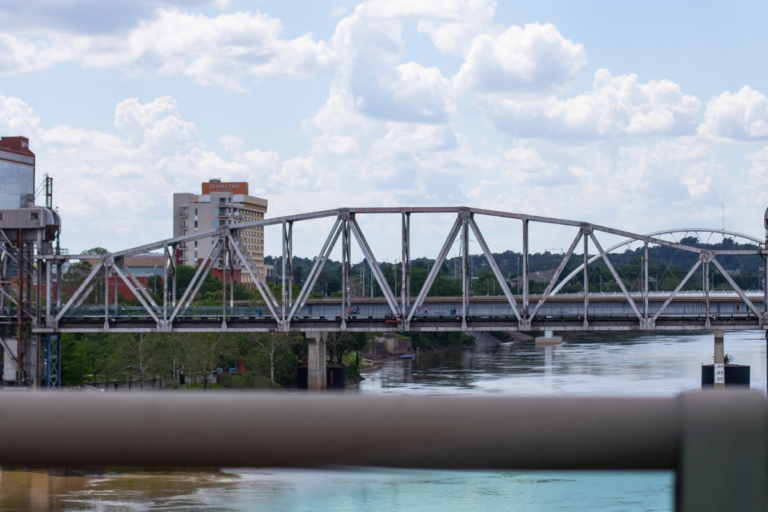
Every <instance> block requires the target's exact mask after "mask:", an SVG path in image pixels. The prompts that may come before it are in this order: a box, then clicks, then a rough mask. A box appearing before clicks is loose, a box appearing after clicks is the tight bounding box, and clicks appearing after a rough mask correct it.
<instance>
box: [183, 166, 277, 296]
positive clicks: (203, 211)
mask: <svg viewBox="0 0 768 512" xmlns="http://www.w3.org/2000/svg"><path fill="white" fill-rule="evenodd" d="M202 188H203V193H202V194H200V195H197V194H185V193H181V194H173V236H174V237H177V236H182V235H187V234H190V233H196V232H198V231H207V230H209V229H212V228H216V227H218V226H224V225H227V224H239V223H241V222H249V221H253V220H260V219H263V218H264V215H265V214H266V213H267V200H266V199H262V198H260V197H253V196H249V195H248V183H243V182H238V183H222V182H221V181H220V180H213V179H212V180H210V181H209V182H208V183H203V187H202ZM240 236H241V238H242V240H243V243H244V244H245V248H246V250H247V251H248V253H249V254H250V255H251V258H252V259H253V261H254V262H255V263H256V266H257V267H259V271H260V272H261V275H264V228H263V227H257V228H251V229H246V230H242V231H240ZM211 243H212V239H211V238H203V239H201V240H197V241H194V242H188V243H186V244H182V246H180V247H179V248H178V250H177V253H176V254H177V258H176V261H177V263H178V264H181V265H190V266H197V265H198V264H199V263H200V262H201V261H202V259H203V258H205V256H206V255H207V254H208V250H209V249H210V247H211ZM223 265H224V261H223V259H222V257H221V255H220V256H219V260H218V261H217V262H216V264H215V268H222V267H223ZM241 279H242V283H243V284H246V285H249V286H253V285H254V284H253V280H252V279H251V276H250V274H248V272H242V273H241Z"/></svg>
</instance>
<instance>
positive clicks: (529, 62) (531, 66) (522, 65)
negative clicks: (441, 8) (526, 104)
mask: <svg viewBox="0 0 768 512" xmlns="http://www.w3.org/2000/svg"><path fill="white" fill-rule="evenodd" d="M586 65H587V55H586V53H585V52H584V48H583V46H582V45H580V44H575V43H573V42H572V41H570V40H568V39H565V38H564V37H563V36H562V35H561V34H560V32H558V31H557V29H556V28H555V26H554V25H551V24H549V23H547V24H545V25H540V24H538V23H531V24H528V25H526V26H525V27H524V28H520V27H517V26H511V27H509V28H508V29H507V30H505V31H503V32H501V33H498V34H492V33H490V34H481V35H478V36H477V37H476V38H475V39H474V40H473V41H472V43H471V46H470V48H469V50H468V52H467V55H466V59H465V62H464V64H463V65H462V66H461V69H460V70H459V72H458V73H457V74H456V76H455V77H454V78H453V81H454V84H455V85H456V87H457V89H458V90H459V92H475V93H500V92H509V91H515V92H517V91H527V92H539V91H547V90H551V89H555V90H559V89H564V88H565V87H566V86H568V85H569V84H570V83H571V82H572V81H573V80H574V79H575V78H576V77H577V76H578V75H579V74H580V73H581V71H582V70H583V69H584V68H585V67H586Z"/></svg>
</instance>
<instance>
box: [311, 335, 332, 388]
mask: <svg viewBox="0 0 768 512" xmlns="http://www.w3.org/2000/svg"><path fill="white" fill-rule="evenodd" d="M327 337H328V333H327V332H322V331H310V332H308V333H307V341H308V342H309V350H308V353H307V389H308V390H310V391H321V390H323V389H325V388H326V387H327V386H326V376H325V374H326V361H325V358H326V356H325V340H326V338H327Z"/></svg>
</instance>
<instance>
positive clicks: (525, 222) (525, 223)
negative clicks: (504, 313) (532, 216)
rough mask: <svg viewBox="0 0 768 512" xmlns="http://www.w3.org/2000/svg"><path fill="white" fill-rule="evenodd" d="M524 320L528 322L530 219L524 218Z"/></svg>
mask: <svg viewBox="0 0 768 512" xmlns="http://www.w3.org/2000/svg"><path fill="white" fill-rule="evenodd" d="M518 279H519V277H518ZM523 321H524V322H526V323H527V322H528V219H523Z"/></svg>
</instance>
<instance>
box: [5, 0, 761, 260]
mask: <svg viewBox="0 0 768 512" xmlns="http://www.w3.org/2000/svg"><path fill="white" fill-rule="evenodd" d="M116 6H119V7H116ZM766 11H768V4H767V3H766V2H764V1H760V2H740V3H737V4H732V5H731V4H724V3H722V2H675V3H669V2H656V1H651V2H643V3H639V2H638V3H629V2H607V1H593V2H570V1H539V2H527V3H522V2H499V3H498V4H497V3H494V2H490V1H487V0H446V1H439V2H438V1H422V2H419V1H415V0H410V1H387V2H384V1H379V0H370V1H366V2H338V1H325V0H318V1H314V2H297V1H281V2H277V1H271V0H265V1H244V0H243V1H238V0H218V1H208V0H168V1H165V2H151V1H144V0H125V1H124V2H120V3H104V2H99V1H96V0H67V1H64V2H62V1H58V0H57V1H54V0H28V1H27V2H24V4H23V5H22V6H21V7H20V4H18V3H10V2H0V26H1V27H2V30H1V31H0V49H2V51H1V52H0V54H1V55H2V56H0V130H2V133H3V134H13V135H15V134H22V135H26V136H28V137H30V139H31V146H32V149H33V151H35V152H36V153H37V154H38V172H39V174H40V175H42V173H45V172H48V173H50V174H51V175H52V176H53V177H54V180H55V185H56V188H55V191H56V195H55V203H56V204H57V205H58V206H59V208H60V210H61V211H62V213H63V215H64V219H65V230H64V233H65V242H64V243H65V245H67V246H69V247H70V249H71V250H73V251H78V250H82V249H85V248H88V247H92V246H95V245H102V246H106V247H108V248H110V249H114V250H117V249H120V248H124V247H130V246H134V245H139V244H141V243H146V242H149V241H152V240H157V239H161V238H164V237H167V236H169V235H170V232H171V209H170V204H171V202H170V201H171V194H172V193H173V192H178V191H196V190H198V189H199V186H200V185H199V184H200V182H201V181H204V180H207V179H208V178H210V177H221V178H222V179H225V180H233V181H234V180H247V181H249V182H250V183H251V189H252V192H253V193H254V194H256V195H260V196H263V197H266V198H268V199H269V200H270V214H271V215H283V214H289V213H299V212H303V211H310V210H315V209H325V208H333V207H338V206H355V205H366V206H367V205H370V206H398V205H447V204H450V205H458V204H462V205H470V206H477V207H483V208H492V209H499V210H506V211H517V212H524V213H531V214H538V215H548V216H555V217H562V218H570V219H579V220H586V221H591V222H596V223H601V224H606V225H610V226H613V227H618V228H623V229H627V230H631V231H636V232H649V231H654V230H657V229H662V228H667V227H678V226H705V227H706V226H711V227H719V226H720V224H721V223H722V213H721V205H722V203H723V202H724V203H725V217H726V219H725V223H726V225H727V227H730V228H732V229H735V230H738V231H742V232H745V233H749V234H752V235H756V236H762V229H761V227H762V226H761V224H762V221H761V219H762V213H763V210H764V209H765V207H766V206H767V205H768V191H767V190H766V185H767V184H768V98H766V96H765V94H767V93H768V87H766V78H767V77H766V74H768V68H766V66H764V65H763V61H764V60H765V58H764V53H765V49H766V47H767V46H768V45H767V44H766V43H768V41H767V39H768V34H767V33H766V31H765V30H764V27H763V26H762V25H763V22H764V20H765V19H766V18H767V17H768V16H766V15H768V12H766ZM446 222H447V219H444V220H441V221H435V222H432V221H429V222H427V223H424V225H422V226H421V228H422V229H423V231H424V236H423V237H422V238H420V240H419V241H417V244H423V245H420V246H419V247H417V248H416V249H415V252H416V253H419V252H420V251H423V252H424V254H425V255H427V254H428V253H429V252H431V251H432V248H433V247H434V246H435V244H438V243H439V242H440V240H439V239H440V235H439V234H440V233H442V232H444V231H447V228H448V226H447V224H446ZM368 229H371V230H373V229H377V230H378V231H377V233H380V234H381V235H386V234H392V235H394V234H395V232H396V223H395V222H389V221H381V222H379V221H374V220H371V221H369V222H368ZM487 229H488V233H487V234H486V236H487V237H488V238H489V243H493V244H495V246H496V247H497V248H501V247H509V248H514V249H519V245H520V244H519V241H518V239H517V238H515V237H516V235H515V236H512V235H511V234H510V233H514V232H516V231H515V230H516V229H517V228H513V229H509V228H508V227H506V226H504V225H502V224H499V223H489V224H488V227H487ZM321 232H322V230H320V229H306V230H304V231H301V230H300V231H298V232H297V234H298V235H302V240H301V241H298V240H297V250H298V251H300V252H304V253H307V254H311V253H314V252H315V251H316V246H317V245H318V244H319V243H321V242H322V240H321V237H322V234H321ZM548 236H549V238H547V237H544V236H542V241H541V242H540V245H541V247H539V249H541V248H545V247H546V248H549V247H553V245H552V244H556V245H555V246H560V245H564V246H567V245H568V240H566V239H565V237H566V234H565V233H559V232H552V233H551V234H550V235H548ZM510 237H511V238H510ZM381 238H382V240H384V239H385V236H381ZM561 239H562V240H561ZM278 240H279V238H278V236H277V234H275V235H274V236H270V234H269V233H268V239H267V252H271V253H275V252H277V251H278V245H277V242H278ZM372 243H373V244H374V245H376V244H378V243H381V244H384V242H378V240H375V241H373V242H372ZM557 244H559V245H557ZM382 247H383V245H382ZM382 250H384V249H382ZM436 250H437V248H436V247H434V252H436Z"/></svg>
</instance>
